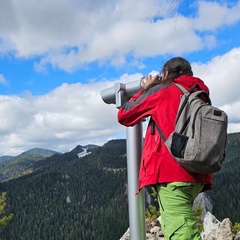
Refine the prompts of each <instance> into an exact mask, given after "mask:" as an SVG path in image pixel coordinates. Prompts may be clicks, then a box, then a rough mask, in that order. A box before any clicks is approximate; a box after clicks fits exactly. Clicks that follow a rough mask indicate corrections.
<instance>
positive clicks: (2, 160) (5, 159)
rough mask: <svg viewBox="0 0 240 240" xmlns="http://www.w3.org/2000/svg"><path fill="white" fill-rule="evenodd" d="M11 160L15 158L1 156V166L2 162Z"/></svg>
mask: <svg viewBox="0 0 240 240" xmlns="http://www.w3.org/2000/svg"><path fill="white" fill-rule="evenodd" d="M11 158H13V156H1V157H0V164H1V163H2V162H5V161H8V160H10V159H11Z"/></svg>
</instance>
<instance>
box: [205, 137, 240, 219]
mask: <svg viewBox="0 0 240 240" xmlns="http://www.w3.org/2000/svg"><path fill="white" fill-rule="evenodd" d="M239 169H240V133H231V134H228V139H227V146H226V157H225V160H224V162H223V168H222V169H221V171H219V172H218V173H216V174H214V177H213V190H212V191H208V192H207V194H208V195H209V196H210V198H211V201H212V203H213V214H214V215H215V216H216V217H217V219H219V220H220V221H222V220H223V219H224V218H226V217H229V218H230V219H231V221H232V222H233V223H234V222H240V215H239V213H240V202H239V192H240V174H239V172H238V171H239Z"/></svg>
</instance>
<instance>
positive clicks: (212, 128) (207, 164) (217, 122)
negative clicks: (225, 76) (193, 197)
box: [155, 84, 228, 174]
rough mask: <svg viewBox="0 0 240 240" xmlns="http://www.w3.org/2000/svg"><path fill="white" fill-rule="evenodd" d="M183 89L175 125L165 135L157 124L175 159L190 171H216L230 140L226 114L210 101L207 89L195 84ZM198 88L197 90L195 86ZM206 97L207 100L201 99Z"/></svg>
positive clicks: (179, 86) (219, 166)
mask: <svg viewBox="0 0 240 240" xmlns="http://www.w3.org/2000/svg"><path fill="white" fill-rule="evenodd" d="M174 85H176V86H177V87H178V88H179V89H180V90H181V91H182V92H183V95H182V97H181V101H180V105H179V108H178V113H177V117H176V121H175V129H174V131H173V132H172V133H171V134H170V135H169V137H168V138H166V137H165V136H164V134H163V132H162V131H161V129H160V128H159V126H157V124H156V125H155V126H156V128H157V130H158V132H159V134H160V136H161V137H162V139H163V140H164V142H165V145H166V146H167V148H168V149H169V151H170V153H171V154H172V155H173V156H174V158H175V160H176V161H177V162H178V163H179V164H180V165H181V166H182V167H184V168H185V169H186V170H187V171H189V172H191V173H203V174H205V173H214V172H217V171H219V170H220V169H221V167H222V162H223V160H224V157H225V146H226V140H227V124H228V117H227V114H226V113H225V112H224V111H222V110H220V109H219V108H216V107H214V106H212V105H211V100H210V98H209V95H208V93H207V92H205V91H203V90H201V89H200V88H199V86H198V85H194V86H193V87H192V88H191V90H190V91H189V92H188V91H187V90H186V89H185V88H184V87H182V86H181V85H179V84H174ZM196 88H198V89H199V90H198V91H195V92H194V89H196ZM202 99H205V100H206V101H204V100H202Z"/></svg>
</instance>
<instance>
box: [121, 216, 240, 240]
mask: <svg viewBox="0 0 240 240" xmlns="http://www.w3.org/2000/svg"><path fill="white" fill-rule="evenodd" d="M203 227H204V231H203V232H202V233H201V236H202V239H203V240H216V239H217V240H240V231H239V232H238V233H237V234H236V236H234V235H233V233H232V231H231V228H232V223H231V221H230V219H229V218H225V219H224V220H223V221H222V222H220V221H219V220H218V219H216V217H215V216H213V215H212V214H211V213H210V212H207V213H206V215H205V217H204V221H203ZM120 240H130V230H129V229H128V230H127V232H126V233H125V234H124V235H123V236H122V237H121V238H120ZM146 240H164V235H163V233H162V231H161V226H160V223H159V219H157V220H154V221H150V220H146Z"/></svg>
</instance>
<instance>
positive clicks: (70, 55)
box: [0, 0, 240, 156]
mask: <svg viewBox="0 0 240 240" xmlns="http://www.w3.org/2000/svg"><path fill="white" fill-rule="evenodd" d="M239 13H240V0H238V1H237V0H234V1H232V0H228V1H226V0H219V1H218V0H217V1H216V0H214V1H211V0H205V1H204V0H203V1H189V0H138V1H135V0H101V1H98V0H88V1H83V0H61V1H57V0H51V1H49V0H41V1H37V0H32V1H24V0H1V1H0V156H2V155H17V154H19V153H21V152H23V151H26V150H29V149H31V148H35V147H40V148H48V149H52V150H57V151H60V152H66V151H70V150H71V149H72V148H74V147H75V146H76V145H78V144H80V145H85V144H89V143H93V144H99V145H101V144H103V143H105V142H107V141H108V140H109V139H112V138H120V137H125V131H126V129H125V127H123V126H121V125H119V124H118V122H117V120H116V114H117V109H116V107H115V105H113V104H105V103H104V102H103V101H102V98H101V96H100V92H101V90H103V89H106V88H109V87H112V86H114V84H115V83H117V82H123V83H126V82H130V81H134V80H138V79H140V78H141V77H142V76H144V75H147V74H149V73H152V72H155V71H156V72H159V71H160V69H161V67H162V65H163V64H164V63H165V61H166V60H168V59H169V58H171V57H174V56H182V57H185V58H187V59H188V60H189V61H190V62H191V64H192V67H193V70H194V74H195V75H196V76H198V77H200V78H202V79H203V80H204V81H205V83H206V84H207V85H208V86H209V88H210V91H211V98H212V102H213V104H214V105H216V106H218V107H221V108H222V109H224V110H225V111H226V112H227V114H228V115H229V126H228V132H229V133H231V132H240V110H239V109H240V94H239V91H240V87H239V83H240V14H239Z"/></svg>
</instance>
